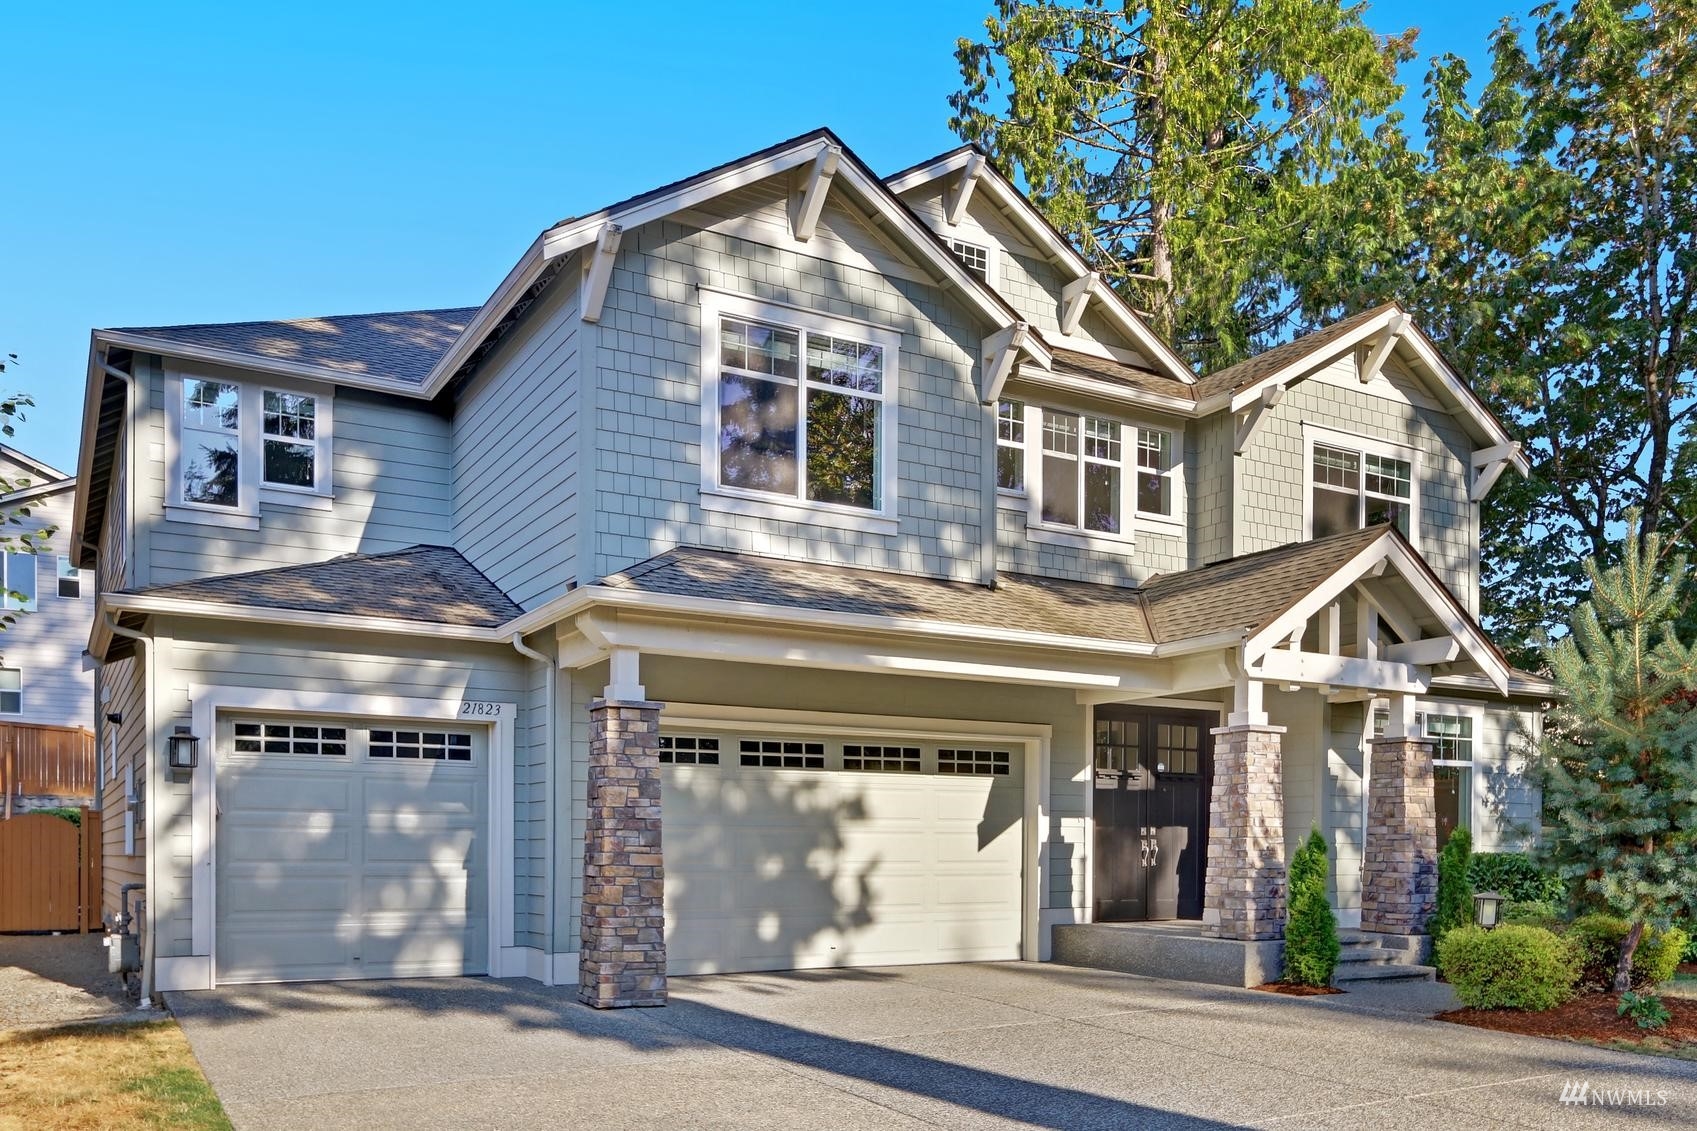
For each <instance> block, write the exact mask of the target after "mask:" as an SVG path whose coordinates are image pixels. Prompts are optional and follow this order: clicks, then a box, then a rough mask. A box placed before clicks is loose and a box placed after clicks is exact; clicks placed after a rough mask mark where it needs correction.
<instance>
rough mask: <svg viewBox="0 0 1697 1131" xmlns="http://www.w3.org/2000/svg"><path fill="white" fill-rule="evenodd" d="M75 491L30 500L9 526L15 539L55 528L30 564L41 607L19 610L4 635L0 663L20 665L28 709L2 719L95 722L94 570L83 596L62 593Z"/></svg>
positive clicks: (81, 724) (0, 639)
mask: <svg viewBox="0 0 1697 1131" xmlns="http://www.w3.org/2000/svg"><path fill="white" fill-rule="evenodd" d="M74 494H75V492H74V491H71V490H66V491H59V492H56V493H55V494H52V495H46V496H44V497H42V498H41V499H38V500H36V501H35V502H34V503H32V504H30V505H29V511H30V513H29V515H28V516H18V517H17V521H16V522H15V523H13V524H10V525H8V527H7V533H9V534H10V535H11V536H12V537H13V538H17V537H19V536H21V535H23V534H25V533H36V532H38V531H42V530H46V529H47V528H48V527H53V528H54V533H53V534H52V535H50V536H49V537H48V539H47V541H46V542H45V543H43V544H42V546H41V552H40V553H38V554H37V555H36V556H35V559H34V561H33V562H30V563H28V565H31V566H33V567H34V569H35V591H36V608H35V611H34V612H32V613H22V614H19V616H18V619H17V620H16V622H14V623H13V624H12V626H11V627H10V628H8V629H6V630H5V636H4V637H0V643H3V644H4V646H5V657H4V660H3V662H0V666H4V667H8V668H16V669H18V671H19V673H20V675H19V679H20V682H21V683H22V686H23V695H22V706H23V710H22V712H21V713H20V714H16V715H0V722H24V723H44V724H46V725H49V726H71V727H83V728H85V729H88V728H92V727H93V726H94V718H93V714H94V673H93V672H90V671H84V670H83V666H82V653H83V649H84V648H86V647H88V635H89V629H90V627H91V626H92V625H93V624H94V586H95V573H94V571H92V570H90V571H88V573H87V575H86V581H85V582H84V584H83V587H82V596H81V597H76V598H72V597H61V596H59V555H60V554H65V555H67V556H69V555H70V554H71V511H72V502H73V497H74ZM25 568H28V566H26V567H25Z"/></svg>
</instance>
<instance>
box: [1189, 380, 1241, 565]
mask: <svg viewBox="0 0 1697 1131" xmlns="http://www.w3.org/2000/svg"><path fill="white" fill-rule="evenodd" d="M1191 433H1192V435H1194V436H1195V437H1196V474H1195V476H1194V477H1193V478H1192V479H1191V491H1190V530H1191V534H1190V539H1191V545H1192V546H1193V547H1194V548H1195V553H1194V554H1193V555H1192V561H1191V565H1192V566H1198V567H1199V566H1205V565H1210V564H1212V563H1214V562H1218V561H1224V560H1225V559H1226V558H1229V557H1231V556H1232V553H1233V551H1232V513H1233V511H1234V509H1235V502H1234V492H1233V489H1232V484H1233V477H1234V475H1235V474H1236V472H1237V464H1236V456H1234V455H1233V454H1232V446H1233V444H1234V442H1235V437H1236V430H1235V429H1234V428H1233V426H1232V418H1231V414H1230V413H1224V412H1221V413H1215V414H1214V415H1212V416H1209V417H1206V418H1205V419H1202V420H1198V421H1197V422H1196V423H1195V424H1193V425H1192V426H1191Z"/></svg>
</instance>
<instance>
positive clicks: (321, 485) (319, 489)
mask: <svg viewBox="0 0 1697 1131" xmlns="http://www.w3.org/2000/svg"><path fill="white" fill-rule="evenodd" d="M185 380H190V381H219V382H222V383H224V384H228V385H235V386H236V388H237V390H238V393H237V396H238V401H237V404H238V415H237V420H236V438H237V451H238V453H239V454H240V458H241V462H240V464H239V465H238V470H237V475H236V505H235V506H233V507H221V506H217V505H215V504H212V503H197V502H193V501H191V500H188V499H185V498H184V497H183V382H184V381H185ZM268 390H269V391H270V392H275V393H291V394H294V395H296V396H308V397H313V398H314V399H315V403H314V405H313V419H314V429H313V431H314V432H315V433H316V436H315V438H314V443H316V444H317V446H318V451H317V453H316V455H315V457H314V461H315V462H314V465H313V478H314V480H315V483H314V486H313V487H312V488H311V489H310V490H309V489H306V488H301V487H289V486H284V485H281V484H271V483H265V482H264V481H263V477H264V460H265V440H264V436H263V434H262V429H263V423H264V411H265V393H266V391H268ZM333 392H334V391H333V390H332V389H330V388H328V387H325V386H322V385H316V384H312V383H309V382H302V383H299V384H295V383H289V384H279V383H276V382H272V381H266V382H259V381H244V380H242V379H241V378H240V377H237V376H234V375H231V374H228V373H224V372H220V371H216V370H210V369H206V370H203V369H198V368H185V369H167V370H166V371H165V417H166V423H167V425H168V427H167V428H166V446H165V473H166V476H167V477H168V483H167V486H166V492H165V517H166V518H168V519H171V520H172V521H175V522H193V523H199V524H202V525H209V526H233V527H238V528H242V529H247V530H257V529H258V528H259V513H260V506H261V504H262V503H263V504H276V505H278V506H287V507H297V508H305V509H308V510H329V509H331V506H332V499H333V492H332V488H331V484H332V475H331V470H332V466H333V462H334V461H333V454H334V435H335V407H334V406H335V397H334V395H333Z"/></svg>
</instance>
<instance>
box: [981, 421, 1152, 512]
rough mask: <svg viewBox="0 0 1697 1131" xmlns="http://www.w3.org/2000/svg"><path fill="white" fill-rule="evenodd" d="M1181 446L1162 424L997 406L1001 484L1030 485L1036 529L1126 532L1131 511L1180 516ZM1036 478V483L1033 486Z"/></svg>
mask: <svg viewBox="0 0 1697 1131" xmlns="http://www.w3.org/2000/svg"><path fill="white" fill-rule="evenodd" d="M1028 436H1029V437H1030V440H1029V441H1028V439H1027V438H1028ZM1176 449H1177V437H1176V435H1175V434H1174V433H1172V432H1167V431H1164V430H1162V429H1158V428H1146V427H1142V426H1140V425H1135V424H1131V423H1128V422H1126V421H1122V420H1114V419H1112V418H1110V417H1105V416H1096V415H1093V414H1090V413H1079V412H1069V411H1066V410H1063V409H1051V408H1042V409H1031V410H1028V409H1027V408H1026V406H1025V405H1023V404H1021V403H1020V402H1018V401H1002V402H1001V403H1000V404H998V405H997V406H996V482H997V486H999V487H1001V488H1002V489H1003V490H1009V491H1019V490H1030V491H1031V492H1032V494H1033V495H1034V497H1033V499H1032V504H1031V506H1032V516H1033V521H1034V523H1035V524H1036V525H1037V526H1038V527H1043V528H1058V529H1069V530H1076V531H1080V532H1082V533H1084V534H1099V535H1106V536H1110V537H1125V536H1127V535H1129V533H1130V531H1131V522H1130V521H1129V520H1130V518H1131V517H1132V516H1133V515H1136V516H1139V517H1145V518H1151V519H1155V520H1158V521H1167V522H1172V521H1175V520H1176V518H1177V512H1178V507H1179V502H1178V499H1179V485H1178V476H1179V462H1178V460H1177V458H1176ZM1032 481H1034V482H1035V483H1036V486H1035V487H1030V486H1028V484H1029V483H1030V482H1032Z"/></svg>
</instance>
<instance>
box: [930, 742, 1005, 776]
mask: <svg viewBox="0 0 1697 1131" xmlns="http://www.w3.org/2000/svg"><path fill="white" fill-rule="evenodd" d="M937 772H938V773H939V774H981V775H984V776H996V777H1000V776H1005V775H1007V774H1010V773H1012V772H1013V757H1012V755H1010V754H1009V753H1008V752H1007V751H1006V750H962V749H955V748H950V747H944V748H943V749H941V750H939V751H937Z"/></svg>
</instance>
